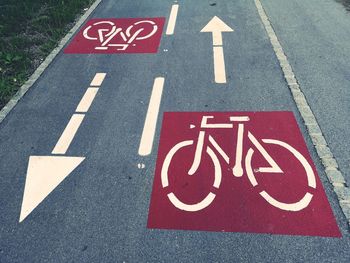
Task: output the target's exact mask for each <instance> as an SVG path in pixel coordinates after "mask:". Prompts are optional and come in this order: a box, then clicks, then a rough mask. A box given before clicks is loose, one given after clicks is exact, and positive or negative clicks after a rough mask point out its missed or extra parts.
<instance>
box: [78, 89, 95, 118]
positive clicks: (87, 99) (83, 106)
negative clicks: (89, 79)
mask: <svg viewBox="0 0 350 263" xmlns="http://www.w3.org/2000/svg"><path fill="white" fill-rule="evenodd" d="M97 92H98V88H88V89H87V90H86V92H85V94H84V96H83V98H82V99H81V101H80V103H79V105H78V107H77V109H76V110H75V111H76V112H87V111H88V110H89V108H90V106H91V103H92V101H93V100H94V98H95V96H96V94H97Z"/></svg>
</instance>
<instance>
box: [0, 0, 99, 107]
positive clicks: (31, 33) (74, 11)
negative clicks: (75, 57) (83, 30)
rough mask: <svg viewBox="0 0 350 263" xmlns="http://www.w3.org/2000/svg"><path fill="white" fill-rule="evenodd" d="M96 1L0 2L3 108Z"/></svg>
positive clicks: (31, 0)
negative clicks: (84, 11) (77, 19)
mask: <svg viewBox="0 0 350 263" xmlns="http://www.w3.org/2000/svg"><path fill="white" fill-rule="evenodd" d="M93 2H94V0H21V1H18V0H1V1H0V109H1V108H2V107H3V106H4V105H5V104H6V103H7V101H9V99H10V98H11V97H12V96H13V95H14V94H15V93H16V91H17V90H18V88H19V87H20V86H21V85H22V84H23V83H24V82H25V81H26V80H27V79H28V77H29V76H30V75H31V74H32V73H33V72H34V70H35V69H36V68H37V67H38V66H39V65H40V63H41V62H42V61H43V60H44V58H45V57H46V56H47V55H48V54H49V53H50V52H51V50H52V49H53V48H55V46H57V44H58V42H59V41H60V40H61V39H62V37H63V36H64V35H65V34H66V33H67V32H68V31H69V29H70V28H71V27H72V26H73V25H72V23H74V20H75V19H76V17H77V16H78V15H80V14H81V13H82V12H83V9H84V8H87V7H89V6H90V5H91V4H92V3H93Z"/></svg>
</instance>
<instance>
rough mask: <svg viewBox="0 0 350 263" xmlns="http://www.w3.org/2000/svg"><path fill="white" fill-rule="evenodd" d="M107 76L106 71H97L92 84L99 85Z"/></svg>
mask: <svg viewBox="0 0 350 263" xmlns="http://www.w3.org/2000/svg"><path fill="white" fill-rule="evenodd" d="M105 77H106V73H96V75H95V77H94V79H93V80H92V81H91V83H90V86H95V87H99V86H101V84H102V82H103V80H104V79H105Z"/></svg>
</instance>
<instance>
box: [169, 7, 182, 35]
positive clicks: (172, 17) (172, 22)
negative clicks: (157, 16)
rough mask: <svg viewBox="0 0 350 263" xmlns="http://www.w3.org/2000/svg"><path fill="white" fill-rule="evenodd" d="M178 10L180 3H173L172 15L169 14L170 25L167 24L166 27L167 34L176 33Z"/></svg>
mask: <svg viewBox="0 0 350 263" xmlns="http://www.w3.org/2000/svg"><path fill="white" fill-rule="evenodd" d="M178 10H179V5H178V4H176V5H173V6H172V7H171V11H170V16H169V22H168V26H167V29H166V34H167V35H173V34H174V31H175V24H176V18H177V12H178Z"/></svg>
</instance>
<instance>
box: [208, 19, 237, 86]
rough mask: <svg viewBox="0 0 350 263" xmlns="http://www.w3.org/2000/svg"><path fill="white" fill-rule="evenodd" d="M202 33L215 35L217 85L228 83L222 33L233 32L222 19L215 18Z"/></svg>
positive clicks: (214, 50)
mask: <svg viewBox="0 0 350 263" xmlns="http://www.w3.org/2000/svg"><path fill="white" fill-rule="evenodd" d="M201 32H211V33H212V35H213V55H214V74H215V82H216V83H226V70H225V59H224V49H223V47H222V32H233V29H232V28H231V27H229V26H228V25H226V24H225V23H224V22H223V21H222V20H221V19H220V18H218V17H217V16H214V17H213V18H212V19H211V20H210V21H209V23H208V24H207V25H206V26H205V27H204V28H203V29H202V30H201Z"/></svg>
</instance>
